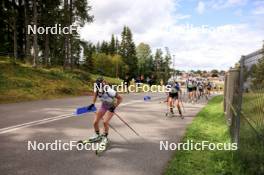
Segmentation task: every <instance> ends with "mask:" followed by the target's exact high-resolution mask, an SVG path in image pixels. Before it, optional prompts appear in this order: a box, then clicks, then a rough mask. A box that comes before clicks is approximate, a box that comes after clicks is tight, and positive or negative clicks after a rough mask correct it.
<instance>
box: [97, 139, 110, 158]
mask: <svg viewBox="0 0 264 175" xmlns="http://www.w3.org/2000/svg"><path fill="white" fill-rule="evenodd" d="M108 146H109V139H108V138H106V137H105V138H103V139H102V141H101V142H100V143H99V147H98V148H97V149H96V150H95V154H96V155H97V156H100V155H101V154H102V153H103V152H105V151H106V150H107V148H108Z"/></svg>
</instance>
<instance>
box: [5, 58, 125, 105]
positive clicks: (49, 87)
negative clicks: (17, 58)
mask: <svg viewBox="0 0 264 175" xmlns="http://www.w3.org/2000/svg"><path fill="white" fill-rule="evenodd" d="M97 77H98V75H94V74H90V73H88V72H86V71H83V70H79V69H74V70H72V71H63V70H62V68H51V69H45V68H32V67H31V66H30V65H28V64H22V63H13V62H12V61H11V60H10V59H7V58H5V57H0V103H11V102H20V101H29V100H39V99H51V98H61V97H71V96H79V95H88V94H90V93H91V92H92V90H93V82H94V81H95V80H96V78H97ZM104 78H105V79H106V81H108V82H109V83H110V84H119V83H120V82H121V80H119V79H116V78H110V77H104Z"/></svg>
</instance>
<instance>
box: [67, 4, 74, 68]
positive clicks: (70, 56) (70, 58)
mask: <svg viewBox="0 0 264 175" xmlns="http://www.w3.org/2000/svg"><path fill="white" fill-rule="evenodd" d="M69 15H70V16H69V17H70V19H69V25H68V26H69V28H70V25H71V24H72V0H70V13H69ZM68 46H69V62H70V65H71V70H72V69H73V59H72V34H69V43H68Z"/></svg>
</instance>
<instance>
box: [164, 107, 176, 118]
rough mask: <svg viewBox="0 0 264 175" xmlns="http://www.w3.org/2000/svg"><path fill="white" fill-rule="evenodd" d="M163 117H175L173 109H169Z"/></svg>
mask: <svg viewBox="0 0 264 175" xmlns="http://www.w3.org/2000/svg"><path fill="white" fill-rule="evenodd" d="M165 116H166V117H176V115H175V113H174V112H173V108H170V111H167V112H166V114H165Z"/></svg>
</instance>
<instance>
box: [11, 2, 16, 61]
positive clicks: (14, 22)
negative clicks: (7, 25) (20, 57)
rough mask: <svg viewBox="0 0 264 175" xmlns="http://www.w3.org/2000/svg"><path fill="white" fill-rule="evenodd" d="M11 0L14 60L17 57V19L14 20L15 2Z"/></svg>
mask: <svg viewBox="0 0 264 175" xmlns="http://www.w3.org/2000/svg"><path fill="white" fill-rule="evenodd" d="M12 2H13V42H14V50H13V51H14V61H16V59H17V26H16V24H17V20H16V9H15V6H16V2H15V0H13V1H12Z"/></svg>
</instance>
